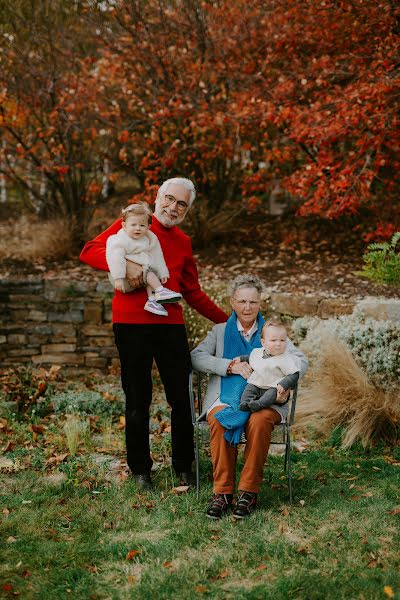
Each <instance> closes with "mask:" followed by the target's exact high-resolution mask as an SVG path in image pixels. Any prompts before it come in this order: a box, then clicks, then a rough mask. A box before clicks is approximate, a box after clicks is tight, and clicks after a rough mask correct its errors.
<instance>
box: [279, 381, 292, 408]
mask: <svg viewBox="0 0 400 600" xmlns="http://www.w3.org/2000/svg"><path fill="white" fill-rule="evenodd" d="M289 394H290V390H285V389H284V388H283V387H282V386H281V385H279V383H278V385H277V386H276V403H277V404H284V403H285V402H286V400H287V399H288V398H289Z"/></svg>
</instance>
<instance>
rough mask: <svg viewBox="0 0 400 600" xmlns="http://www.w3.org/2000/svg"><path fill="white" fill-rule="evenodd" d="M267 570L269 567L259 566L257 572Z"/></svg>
mask: <svg viewBox="0 0 400 600" xmlns="http://www.w3.org/2000/svg"><path fill="white" fill-rule="evenodd" d="M265 569H268V565H265V564H262V565H258V566H257V567H256V569H255V570H256V571H264V570H265Z"/></svg>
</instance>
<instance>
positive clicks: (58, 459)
mask: <svg viewBox="0 0 400 600" xmlns="http://www.w3.org/2000/svg"><path fill="white" fill-rule="evenodd" d="M67 456H69V453H68V452H65V453H64V454H56V455H55V456H50V458H48V459H47V460H46V465H48V466H49V467H51V466H54V465H60V464H61V463H62V462H64V460H65V459H66V458H67Z"/></svg>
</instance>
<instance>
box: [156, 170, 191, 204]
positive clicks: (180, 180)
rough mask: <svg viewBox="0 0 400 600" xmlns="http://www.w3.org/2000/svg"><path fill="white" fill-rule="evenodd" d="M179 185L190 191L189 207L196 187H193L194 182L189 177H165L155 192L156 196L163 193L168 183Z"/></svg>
mask: <svg viewBox="0 0 400 600" xmlns="http://www.w3.org/2000/svg"><path fill="white" fill-rule="evenodd" d="M171 183H172V184H175V185H181V186H182V187H184V188H185V190H187V191H188V192H189V193H190V198H189V208H190V207H191V206H192V204H193V202H194V200H195V198H196V188H195V187H194V183H193V181H192V180H191V179H186V177H172V179H167V180H166V181H164V183H162V184H161V185H160V187H159V188H158V192H157V198H159V197H160V196H162V195H163V194H165V192H166V191H167V189H168V186H169V185H170V184H171Z"/></svg>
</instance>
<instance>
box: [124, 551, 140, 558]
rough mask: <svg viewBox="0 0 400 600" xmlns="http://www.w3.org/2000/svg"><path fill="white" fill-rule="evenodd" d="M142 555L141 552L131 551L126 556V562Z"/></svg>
mask: <svg viewBox="0 0 400 600" xmlns="http://www.w3.org/2000/svg"><path fill="white" fill-rule="evenodd" d="M140 554H142V551H141V550H129V552H128V554H127V555H126V560H133V559H134V558H135V556H139V555H140Z"/></svg>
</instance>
